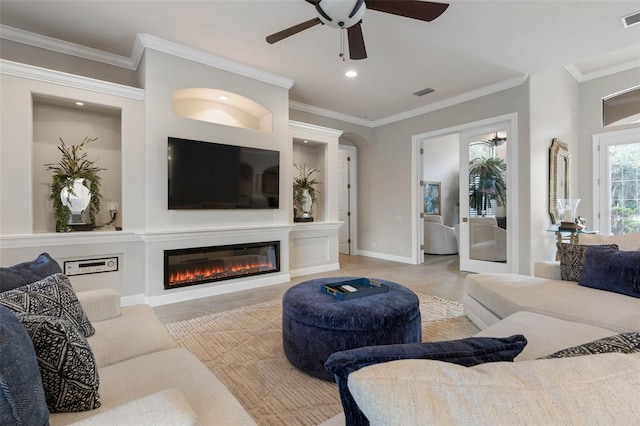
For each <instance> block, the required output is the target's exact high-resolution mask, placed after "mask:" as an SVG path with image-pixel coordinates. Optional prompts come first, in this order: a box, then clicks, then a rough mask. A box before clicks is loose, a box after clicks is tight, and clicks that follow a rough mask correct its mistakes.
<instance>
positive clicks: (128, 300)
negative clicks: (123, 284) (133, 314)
mask: <svg viewBox="0 0 640 426" xmlns="http://www.w3.org/2000/svg"><path fill="white" fill-rule="evenodd" d="M141 303H145V297H144V294H134V295H132V296H122V297H120V306H131V305H139V304H141Z"/></svg>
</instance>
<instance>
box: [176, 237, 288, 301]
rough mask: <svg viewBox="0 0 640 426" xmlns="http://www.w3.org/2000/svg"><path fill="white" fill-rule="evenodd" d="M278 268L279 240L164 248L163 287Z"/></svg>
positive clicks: (191, 283) (179, 285)
mask: <svg viewBox="0 0 640 426" xmlns="http://www.w3.org/2000/svg"><path fill="white" fill-rule="evenodd" d="M279 271H280V242H279V241H268V242H263V243H248V244H233V245H225V246H213V247H197V248H188V249H178V250H165V251H164V288H165V290H167V289H172V288H177V287H184V286H188V285H196V284H204V283H209V282H213V281H222V280H230V279H233V278H241V277H248V276H251V275H261V274H268V273H271V272H279Z"/></svg>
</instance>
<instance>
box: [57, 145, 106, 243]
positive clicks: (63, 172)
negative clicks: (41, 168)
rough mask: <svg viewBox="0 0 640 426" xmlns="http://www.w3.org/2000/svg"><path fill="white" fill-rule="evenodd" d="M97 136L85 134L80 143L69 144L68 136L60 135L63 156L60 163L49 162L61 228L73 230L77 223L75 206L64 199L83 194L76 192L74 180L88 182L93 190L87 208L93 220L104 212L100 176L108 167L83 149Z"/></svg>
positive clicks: (64, 230) (60, 147) (60, 148)
mask: <svg viewBox="0 0 640 426" xmlns="http://www.w3.org/2000/svg"><path fill="white" fill-rule="evenodd" d="M97 139H98V138H93V139H90V138H88V137H85V138H84V140H83V141H82V142H81V143H80V144H78V145H71V146H68V145H66V144H65V143H64V140H62V138H60V143H61V145H60V146H58V150H59V151H60V152H61V153H62V158H61V159H60V161H59V162H58V163H48V164H45V167H46V168H47V170H51V171H53V180H52V182H51V195H50V199H51V200H52V201H53V206H54V209H55V219H56V231H57V232H68V231H71V230H73V227H72V226H71V224H70V223H69V222H70V220H69V219H70V217H71V210H70V209H69V207H67V205H65V202H63V200H64V199H65V197H66V201H67V203H66V204H69V203H68V201H69V198H70V197H71V195H74V196H78V195H79V194H77V193H76V191H77V188H78V187H77V186H76V187H75V189H74V183H76V181H77V180H81V182H82V185H84V186H85V187H86V188H87V189H88V190H89V194H91V200H90V202H89V205H88V206H87V211H88V213H89V218H90V219H91V222H92V223H93V224H95V223H96V215H97V214H98V212H100V199H101V195H100V176H98V172H99V171H101V170H106V169H103V168H100V167H97V166H96V165H95V161H94V160H89V159H88V158H87V153H86V152H82V150H83V149H84V147H85V145H87V144H88V143H89V142H93V141H95V140H97ZM63 190H65V192H64V193H63V192H62V191H63ZM61 194H66V195H61Z"/></svg>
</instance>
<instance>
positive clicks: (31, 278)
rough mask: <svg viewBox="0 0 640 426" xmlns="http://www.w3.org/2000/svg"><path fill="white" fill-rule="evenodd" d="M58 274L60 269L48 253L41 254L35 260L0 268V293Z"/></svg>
mask: <svg viewBox="0 0 640 426" xmlns="http://www.w3.org/2000/svg"><path fill="white" fill-rule="evenodd" d="M59 272H62V269H60V265H58V262H56V261H55V260H53V258H52V257H51V256H49V254H48V253H42V254H41V255H40V256H38V257H37V258H36V259H35V260H30V261H29V262H23V263H19V264H17V265H13V266H9V267H6V268H0V292H3V291H7V290H13V289H14V288H18V287H22V286H23V285H26V284H31V283H34V282H36V281H39V280H41V279H43V278H46V277H48V276H49V275H53V274H57V273H59Z"/></svg>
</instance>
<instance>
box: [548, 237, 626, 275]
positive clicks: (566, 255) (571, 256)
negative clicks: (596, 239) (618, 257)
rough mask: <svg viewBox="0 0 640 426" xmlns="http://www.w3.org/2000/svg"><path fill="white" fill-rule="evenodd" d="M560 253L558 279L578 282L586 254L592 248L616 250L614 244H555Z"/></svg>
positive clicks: (584, 265) (584, 264)
mask: <svg viewBox="0 0 640 426" xmlns="http://www.w3.org/2000/svg"><path fill="white" fill-rule="evenodd" d="M556 246H557V247H558V251H559V252H560V278H561V279H563V280H565V281H575V282H580V279H581V278H582V273H583V271H584V268H585V267H586V265H587V259H586V252H587V251H588V250H589V249H592V248H593V247H606V248H610V249H616V250H617V249H618V246H617V245H616V244H605V245H593V246H586V245H581V244H568V243H556Z"/></svg>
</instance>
